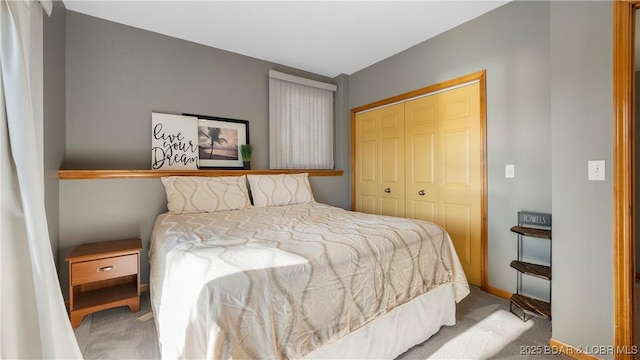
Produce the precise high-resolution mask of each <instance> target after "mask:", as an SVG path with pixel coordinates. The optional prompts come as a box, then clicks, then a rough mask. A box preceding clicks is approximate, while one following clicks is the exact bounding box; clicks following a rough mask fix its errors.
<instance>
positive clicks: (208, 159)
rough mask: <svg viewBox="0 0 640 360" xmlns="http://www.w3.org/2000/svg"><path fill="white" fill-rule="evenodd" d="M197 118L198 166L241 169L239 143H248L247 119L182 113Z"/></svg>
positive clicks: (202, 167) (201, 167)
mask: <svg viewBox="0 0 640 360" xmlns="http://www.w3.org/2000/svg"><path fill="white" fill-rule="evenodd" d="M183 115H184V116H195V117H197V118H198V168H200V169H205V168H209V169H242V168H243V163H242V156H241V155H240V145H243V144H248V143H249V121H247V120H237V119H227V118H221V117H215V116H205V115H194V114H183Z"/></svg>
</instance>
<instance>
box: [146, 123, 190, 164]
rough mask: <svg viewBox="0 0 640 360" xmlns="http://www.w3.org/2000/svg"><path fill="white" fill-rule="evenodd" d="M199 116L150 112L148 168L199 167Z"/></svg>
mask: <svg viewBox="0 0 640 360" xmlns="http://www.w3.org/2000/svg"><path fill="white" fill-rule="evenodd" d="M197 122H198V118H197V117H194V116H183V115H173V114H162V113H156V112H152V113H151V169H152V170H168V169H171V170H173V169H191V170H197V169H198V136H197V133H196V126H197Z"/></svg>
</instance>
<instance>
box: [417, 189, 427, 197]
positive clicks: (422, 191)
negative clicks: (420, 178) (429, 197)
mask: <svg viewBox="0 0 640 360" xmlns="http://www.w3.org/2000/svg"><path fill="white" fill-rule="evenodd" d="M426 194H427V193H426V192H424V190H420V191H418V195H420V196H425V195H426Z"/></svg>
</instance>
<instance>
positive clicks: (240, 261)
mask: <svg viewBox="0 0 640 360" xmlns="http://www.w3.org/2000/svg"><path fill="white" fill-rule="evenodd" d="M150 263H151V281H150V282H151V296H152V307H153V311H154V315H155V316H154V319H155V321H156V325H157V329H158V336H159V343H160V346H161V353H162V356H163V358H301V357H304V356H311V357H316V358H318V357H321V358H345V357H348V358H371V357H375V358H389V357H395V356H397V355H399V354H400V353H402V352H403V351H405V350H407V349H408V348H409V347H411V346H413V345H415V344H417V343H420V342H422V341H424V340H425V339H426V338H428V337H429V336H431V335H432V334H433V333H435V332H437V330H438V329H439V328H440V326H442V325H452V324H454V323H455V303H456V302H457V301H460V300H461V299H462V298H463V297H464V296H466V295H467V294H468V292H469V288H468V284H467V282H466V278H465V276H464V273H463V271H462V267H461V265H460V263H459V261H458V258H457V255H456V254H455V250H454V249H453V244H452V243H451V239H450V238H449V236H448V234H446V232H444V231H443V230H442V229H441V228H439V227H438V226H436V225H434V224H430V223H426V222H421V221H413V220H409V219H401V218H392V217H381V216H376V215H370V214H362V213H354V212H350V211H345V210H343V209H339V208H335V207H331V206H328V205H324V204H318V203H311V204H303V205H292V206H279V207H272V208H250V209H246V210H239V211H228V212H219V213H207V214H189V215H170V214H162V215H160V216H159V217H158V219H157V221H156V224H155V226H154V230H153V234H152V242H151V249H150ZM411 321H413V322H415V324H413V325H412V324H410V322H411ZM389 329H393V333H394V334H397V336H395V335H394V336H393V337H389V336H387V337H386V340H387V341H384V340H382V339H383V338H384V334H385V332H386V334H387V335H388V332H389ZM380 334H383V336H382V337H380ZM341 343H342V344H343V345H341Z"/></svg>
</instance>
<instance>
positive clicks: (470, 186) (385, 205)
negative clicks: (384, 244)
mask: <svg viewBox="0 0 640 360" xmlns="http://www.w3.org/2000/svg"><path fill="white" fill-rule="evenodd" d="M354 131H355V134H354V141H355V144H354V151H355V154H354V160H355V167H354V170H355V174H354V179H355V184H354V192H355V196H354V198H355V208H354V209H355V210H356V211H362V212H366V213H373V214H381V215H390V216H398V217H408V218H415V219H421V220H426V221H430V222H433V223H436V224H438V225H440V226H442V227H443V228H445V229H446V230H447V232H448V233H449V235H450V236H451V238H452V240H453V243H454V246H455V248H456V251H457V253H458V256H459V257H460V260H461V262H462V265H463V268H464V270H465V273H466V275H467V279H468V280H469V282H470V283H471V284H475V285H481V267H482V264H481V261H482V249H481V233H482V231H481V226H482V225H481V224H482V187H483V181H482V174H483V171H484V170H483V163H482V157H481V156H480V155H481V154H482V140H481V139H482V131H481V113H480V85H479V83H477V82H475V83H471V84H468V85H464V86H460V87H455V88H452V89H449V90H445V91H441V92H437V93H433V94H429V95H426V96H423V97H420V98H416V99H411V100H407V101H404V102H400V103H396V104H393V105H389V106H385V107H381V108H377V109H373V110H370V111H363V112H360V113H357V114H356V116H355V123H354Z"/></svg>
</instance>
